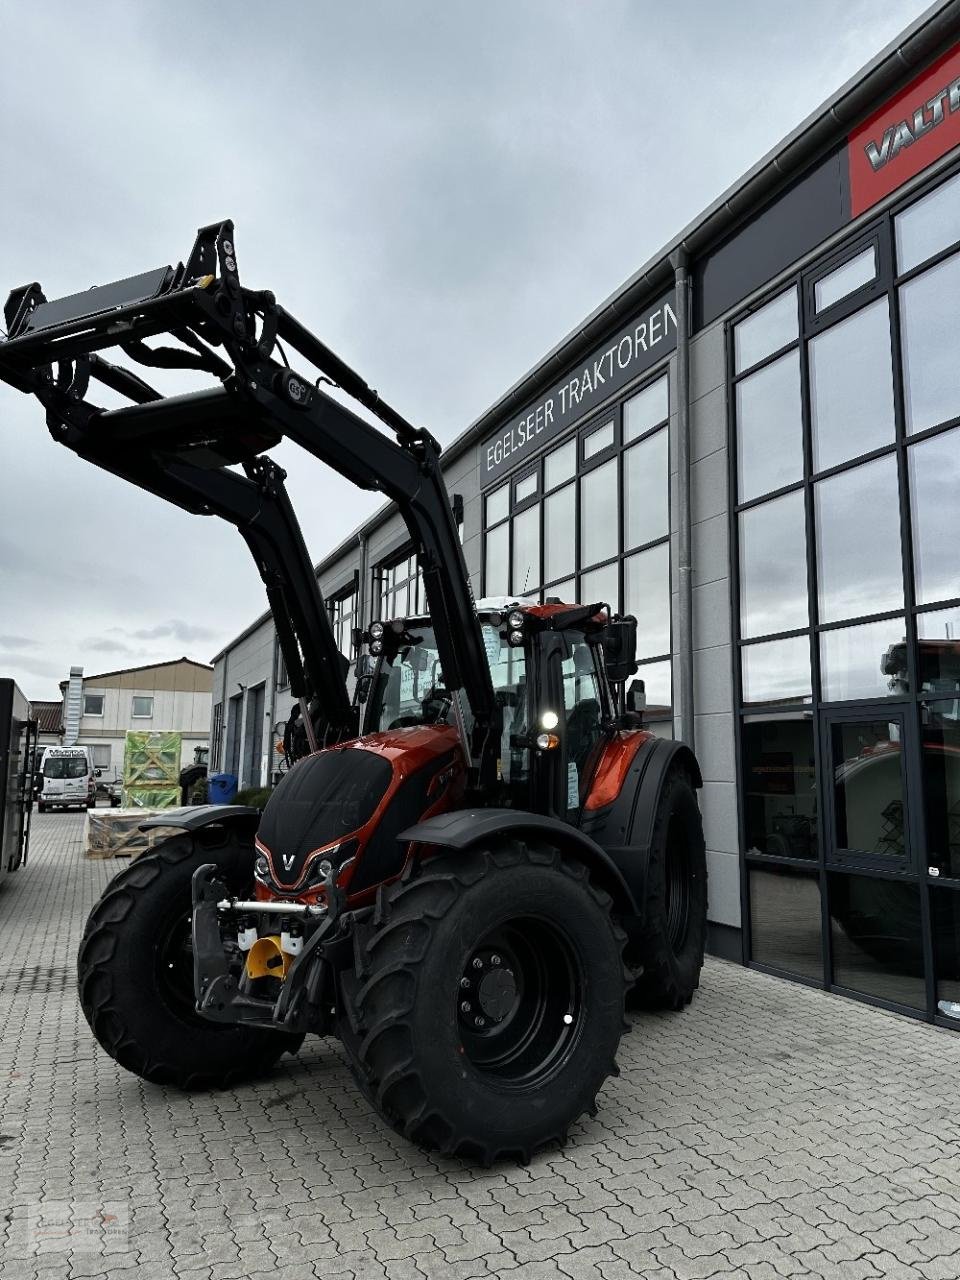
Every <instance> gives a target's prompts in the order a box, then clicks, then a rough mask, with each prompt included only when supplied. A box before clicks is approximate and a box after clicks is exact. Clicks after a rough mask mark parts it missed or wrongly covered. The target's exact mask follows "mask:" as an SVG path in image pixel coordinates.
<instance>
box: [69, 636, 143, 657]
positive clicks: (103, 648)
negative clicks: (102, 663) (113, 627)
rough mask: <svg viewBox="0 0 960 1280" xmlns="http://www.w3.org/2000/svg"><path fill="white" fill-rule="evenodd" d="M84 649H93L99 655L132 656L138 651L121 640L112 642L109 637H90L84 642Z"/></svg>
mask: <svg viewBox="0 0 960 1280" xmlns="http://www.w3.org/2000/svg"><path fill="white" fill-rule="evenodd" d="M82 648H83V649H84V650H86V649H93V650H95V651H96V652H97V653H121V654H132V653H135V652H136V651H135V650H134V649H131V647H130V646H129V645H128V644H124V643H123V641H121V640H111V639H110V638H109V636H88V637H87V638H86V640H84V641H82Z"/></svg>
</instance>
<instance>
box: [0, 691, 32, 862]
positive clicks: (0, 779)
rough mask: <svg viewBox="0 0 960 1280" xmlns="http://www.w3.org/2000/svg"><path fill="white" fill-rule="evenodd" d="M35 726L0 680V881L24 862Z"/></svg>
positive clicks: (24, 704) (17, 695) (17, 694)
mask: <svg viewBox="0 0 960 1280" xmlns="http://www.w3.org/2000/svg"><path fill="white" fill-rule="evenodd" d="M36 743H37V722H36V720H35V719H34V716H33V711H32V708H31V706H30V703H29V702H28V701H27V699H26V698H25V697H24V696H23V694H22V693H21V691H20V689H19V688H18V687H17V685H16V684H14V682H13V681H12V680H11V679H9V678H8V677H3V678H2V679H0V880H2V879H3V877H4V875H5V873H6V872H8V871H16V870H17V868H18V867H22V866H23V865H24V863H25V862H26V860H27V850H28V846H29V842H30V814H31V811H32V804H31V799H32V798H31V787H30V783H31V767H32V763H33V757H34V752H35V750H36Z"/></svg>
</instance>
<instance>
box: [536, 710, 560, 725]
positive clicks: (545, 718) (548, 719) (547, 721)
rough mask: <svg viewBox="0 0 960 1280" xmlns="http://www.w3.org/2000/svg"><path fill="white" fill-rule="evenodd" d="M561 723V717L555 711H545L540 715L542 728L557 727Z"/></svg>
mask: <svg viewBox="0 0 960 1280" xmlns="http://www.w3.org/2000/svg"><path fill="white" fill-rule="evenodd" d="M559 723H560V717H559V716H558V715H557V713H556V712H555V711H545V712H544V713H543V715H542V716H541V717H540V728H541V729H555V728H556V727H557V725H558V724H559Z"/></svg>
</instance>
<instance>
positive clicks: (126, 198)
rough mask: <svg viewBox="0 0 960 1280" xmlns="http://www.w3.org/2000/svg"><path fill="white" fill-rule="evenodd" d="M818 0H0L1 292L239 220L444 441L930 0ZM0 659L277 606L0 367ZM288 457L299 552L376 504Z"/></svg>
mask: <svg viewBox="0 0 960 1280" xmlns="http://www.w3.org/2000/svg"><path fill="white" fill-rule="evenodd" d="M924 7H925V6H924V5H923V4H920V3H912V2H909V0H900V2H899V3H890V4H885V5H877V4H876V3H872V2H870V0H862V2H859V3H858V2H853V3H847V4H845V5H843V6H838V5H836V4H835V3H832V2H830V0H807V3H805V4H803V5H796V4H793V3H786V2H785V0H775V2H773V3H771V0H727V3H719V2H717V0H699V2H697V0H675V2H674V3H672V4H669V5H666V4H663V3H656V4H654V3H649V2H647V0H634V2H633V3H627V2H626V0H591V2H590V3H587V0H580V2H579V3H571V2H568V0H539V2H537V3H533V2H523V0H509V2H507V0H495V2H491V0H486V2H485V3H482V4H478V3H476V0H474V2H473V3H460V2H455V0H434V2H433V3H416V2H414V0H402V2H401V0H393V2H392V3H387V2H381V3H347V2H346V0H342V2H341V3H338V4H331V3H317V2H314V3H293V2H291V0H272V2H271V3H270V4H256V5H254V4H246V5H243V4H238V5H232V6H224V5H220V4H213V3H208V4H202V3H198V2H197V0H189V2H187V0H139V2H138V3H136V4H130V3H114V4H111V3H104V2H102V0H98V2H97V3H94V4H82V5H81V4H76V3H75V2H72V3H58V2H51V0H39V2H38V3H34V4H31V5H26V4H22V3H14V0H0V24H2V32H3V34H2V45H0V121H2V123H0V174H2V180H3V200H2V203H0V290H2V292H3V294H4V296H5V294H6V291H7V289H8V288H9V287H11V286H14V285H18V284H21V283H23V282H24V281H27V280H34V279H39V280H40V281H41V282H42V283H43V285H44V288H45V290H46V292H47V295H48V297H57V296H62V295H63V294H67V293H72V292H74V291H76V290H79V289H83V288H87V287H88V286H89V285H91V284H96V283H103V282H105V281H108V280H112V279H117V278H119V277H121V276H125V275H130V274H133V273H135V272H137V271H140V270H145V269H147V268H149V267H154V266H157V265H159V264H161V263H167V262H176V261H177V260H178V259H180V258H182V257H184V256H185V255H186V254H187V252H188V251H189V248H190V245H191V243H192V239H193V234H194V232H195V230H196V228H197V226H199V225H201V224H203V223H207V222H212V221H215V220H216V219H218V218H222V217H232V218H233V219H234V221H235V222H236V225H237V236H236V239H237V249H238V255H239V266H240V272H241V278H242V279H243V280H244V281H245V283H247V284H248V285H251V286H253V287H258V288H271V289H273V290H274V292H275V293H276V294H277V295H278V297H279V298H280V300H281V301H282V302H283V303H284V305H285V306H287V307H288V308H289V309H291V310H293V311H294V312H295V313H297V314H299V315H300V316H301V317H302V318H303V319H304V320H305V321H307V323H309V324H310V326H311V327H312V328H313V329H314V330H315V332H317V333H319V334H320V335H321V336H322V337H323V338H324V339H325V340H326V341H327V342H328V343H329V344H330V345H331V346H333V348H334V349H335V350H337V351H339V352H340V353H341V354H342V355H343V356H344V357H345V358H346V359H348V360H349V361H350V362H351V363H353V364H354V366H355V367H356V368H357V369H358V370H359V371H360V372H361V373H362V374H363V376H364V377H365V378H366V379H367V381H368V382H370V383H372V385H374V386H376V387H378V389H379V390H380V391H381V392H382V393H383V394H384V395H385V397H386V398H387V399H388V400H390V401H392V402H393V403H394V404H395V405H396V406H397V407H398V408H399V409H400V410H401V411H402V412H404V413H405V414H406V415H407V416H408V417H410V418H412V419H413V420H415V421H418V422H421V423H423V424H424V425H426V426H427V427H429V428H430V430H432V431H433V432H434V434H436V435H437V436H438V437H439V438H440V440H441V441H444V442H447V441H449V440H452V439H453V438H454V437H455V436H456V435H457V434H458V433H459V432H460V431H461V430H462V429H463V428H464V427H465V426H466V425H467V424H468V423H469V422H470V421H471V420H472V419H474V418H475V417H476V416H477V415H478V414H479V413H480V412H481V411H482V410H483V409H485V408H486V407H487V406H488V405H489V404H490V403H491V402H492V401H493V400H495V399H496V398H497V397H498V396H499V395H500V394H501V393H502V392H503V391H504V390H505V389H506V388H507V387H508V386H509V385H510V384H511V383H512V382H514V381H515V380H516V379H517V378H518V377H519V376H520V375H521V374H523V373H524V372H525V371H526V370H527V369H528V368H529V367H530V366H531V365H532V364H533V363H534V362H535V361H536V360H537V359H538V358H539V357H540V356H541V355H542V354H543V353H544V352H545V351H547V350H548V349H549V348H550V347H552V346H553V345H554V343H556V342H557V341H558V340H559V339H560V338H561V337H563V336H564V334H565V333H567V332H568V330H570V329H571V328H572V327H573V326H574V325H575V324H576V323H577V322H578V321H579V320H580V319H582V317H583V316H585V315H586V314H587V313H588V312H589V311H591V310H592V309H593V308H594V307H595V306H596V305H597V304H598V303H599V302H600V301H601V300H602V299H603V298H604V297H605V296H606V295H607V294H608V293H610V292H611V291H612V290H613V289H615V288H616V287H617V285H619V284H620V283H621V281H622V280H623V279H625V278H626V277H627V276H629V275H630V274H631V273H632V272H633V271H634V270H635V269H636V268H637V267H638V266H639V265H640V264H641V263H642V262H644V261H645V260H646V259H647V258H648V257H649V256H650V255H651V254H652V253H653V252H655V251H656V250H657V249H658V248H660V247H661V246H662V245H663V244H665V243H666V242H667V241H668V240H669V239H670V238H671V237H672V236H673V235H674V234H675V233H676V232H677V231H679V230H680V228H681V227H682V226H683V225H685V224H686V223H687V222H688V221H689V220H690V219H691V218H692V217H694V216H695V215H696V214H697V213H699V212H700V211H701V209H703V208H704V207H705V206H706V205H707V204H709V203H710V202H711V201H712V200H713V199H714V198H715V197H716V196H717V195H719V194H720V192H721V191H722V190H723V189H724V188H725V187H726V186H728V185H729V184H730V183H731V182H732V181H733V180H734V179H736V178H737V177H738V176H739V175H740V174H741V173H742V172H743V171H744V170H746V169H747V168H749V167H750V166H751V165H752V164H753V163H755V161H756V160H758V159H759V158H760V156H761V155H762V154H763V153H764V152H765V151H767V150H768V149H769V148H770V147H771V146H773V145H774V144H775V143H776V142H777V141H778V140H779V139H780V138H781V137H782V136H783V135H784V134H786V133H787V132H789V131H790V130H791V129H792V128H793V127H794V126H795V125H796V124H798V123H799V122H800V120H801V119H802V118H803V117H804V116H805V115H807V114H808V112H810V111H811V110H812V109H813V108H814V107H816V106H817V105H818V104H819V103H820V102H821V101H822V100H823V99H824V98H825V97H827V96H828V95H829V94H830V93H831V92H833V91H834V90H835V89H836V88H837V87H838V86H839V85H840V84H841V83H842V82H843V81H844V80H846V79H847V78H848V77H849V76H850V75H852V74H853V73H854V72H855V71H856V70H857V69H858V67H860V66H861V65H862V64H863V63H864V62H866V61H867V60H868V59H869V58H870V57H872V56H873V54H874V53H876V52H877V51H878V50H879V49H880V48H881V47H882V46H883V45H884V44H886V43H887V42H888V41H889V40H890V39H892V38H893V37H894V36H895V35H896V34H897V32H898V31H899V30H900V29H901V28H903V27H904V26H906V25H907V24H908V23H909V22H910V21H911V20H912V19H913V18H914V17H916V16H917V14H919V13H920V12H922V10H923V9H924ZM0 441H2V444H0V449H2V466H0V675H12V676H13V677H14V678H15V679H16V680H17V681H18V683H19V684H20V685H21V687H22V688H23V690H24V692H25V693H26V694H27V695H28V697H32V698H35V699H39V698H53V697H57V696H58V691H57V684H58V682H59V681H60V680H61V679H64V678H65V677H66V675H67V673H68V669H69V667H70V666H71V664H81V665H82V666H83V667H84V669H85V670H86V672H87V673H89V674H92V673H94V672H97V671H104V670H111V669H114V668H116V667H124V666H131V665H136V664H139V663H141V662H156V661H161V660H163V659H165V658H171V657H178V656H180V655H181V654H187V655H188V656H190V657H194V658H198V659H204V660H206V659H209V658H210V657H211V656H212V655H213V654H214V653H215V652H216V651H217V650H218V649H220V648H221V647H222V646H223V644H224V643H225V642H226V641H228V640H229V639H230V638H231V637H232V636H233V635H235V634H236V633H237V632H238V631H240V630H241V629H242V628H243V627H245V626H246V625H247V624H248V623H249V622H250V621H251V620H252V619H253V618H254V617H255V616H256V615H257V614H258V613H259V612H261V611H262V610H263V608H264V607H265V600H264V596H263V590H262V586H261V584H260V579H259V577H258V576H257V573H256V570H255V569H254V567H253V563H252V561H251V560H250V559H249V556H248V554H247V552H246V550H245V548H244V547H243V544H242V543H241V542H240V539H239V537H238V536H237V534H236V533H235V532H234V531H233V530H232V529H231V528H230V527H228V526H226V525H224V524H221V523H218V522H215V521H212V520H209V519H207V520H204V519H202V518H200V517H193V516H189V515H186V514H185V513H183V512H180V511H178V510H177V509H175V508H173V507H168V506H166V505H165V504H164V503H162V502H161V501H160V500H159V499H157V498H154V497H152V496H150V495H147V494H144V493H141V492H139V491H137V490H135V489H133V488H132V487H130V486H128V485H126V484H124V483H123V482H122V481H120V480H117V479H115V478H114V477H112V476H109V475H106V474H103V473H100V472H99V471H97V470H96V469H95V468H93V467H91V466H90V465H89V464H86V463H84V462H82V461H80V460H79V459H78V458H76V457H75V456H74V455H73V454H71V453H69V452H68V451H67V450H65V449H63V448H62V447H61V446H59V445H55V444H54V443H53V442H52V440H51V439H50V438H49V436H48V435H47V432H46V429H45V426H44V422H43V415H42V412H41V411H40V409H39V407H38V406H37V405H36V404H35V403H34V402H31V401H28V400H27V399H26V398H25V397H23V396H20V395H18V394H17V393H15V392H13V391H11V390H9V389H8V388H6V387H3V386H0ZM277 456H278V458H279V459H280V461H281V462H282V463H283V465H284V466H285V467H287V468H288V470H289V471H290V480H289V482H288V483H289V487H290V490H291V492H292V494H293V497H294V502H295V505H296V506H297V509H298V512H299V514H300V519H301V521H302V524H303V527H304V530H305V533H306V538H307V544H308V546H309V548H310V551H311V554H312V555H313V557H314V559H315V560H319V559H320V557H321V556H322V555H323V554H324V553H325V552H326V551H328V550H329V549H331V548H332V547H333V546H334V545H335V544H336V543H337V542H338V541H340V539H341V538H342V537H343V536H344V535H345V534H346V533H348V532H349V531H350V530H351V529H352V528H353V527H354V526H356V525H357V524H358V523H359V521H360V520H361V519H362V518H363V517H364V516H366V515H367V514H368V513H369V512H370V511H372V510H373V509H374V507H375V506H376V505H377V503H376V499H375V498H373V497H372V496H371V495H368V494H365V493H361V492H359V491H355V490H352V489H351V488H350V487H349V486H348V485H347V484H346V482H345V481H343V480H341V479H339V477H337V476H335V475H333V474H332V473H328V472H325V471H324V469H323V468H322V466H321V465H320V464H319V463H317V462H315V461H314V460H313V459H310V458H307V457H306V456H305V455H302V454H300V453H299V452H298V451H297V450H296V449H295V448H294V447H293V446H282V447H281V448H280V449H279V450H277Z"/></svg>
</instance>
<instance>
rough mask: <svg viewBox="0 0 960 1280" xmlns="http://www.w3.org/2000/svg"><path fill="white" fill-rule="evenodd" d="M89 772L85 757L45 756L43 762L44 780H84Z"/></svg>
mask: <svg viewBox="0 0 960 1280" xmlns="http://www.w3.org/2000/svg"><path fill="white" fill-rule="evenodd" d="M89 771H90V769H89V766H88V764H87V758H86V756H47V758H46V760H44V762H43V776H44V777H45V778H85V777H86V775H87V774H88V773H89Z"/></svg>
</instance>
